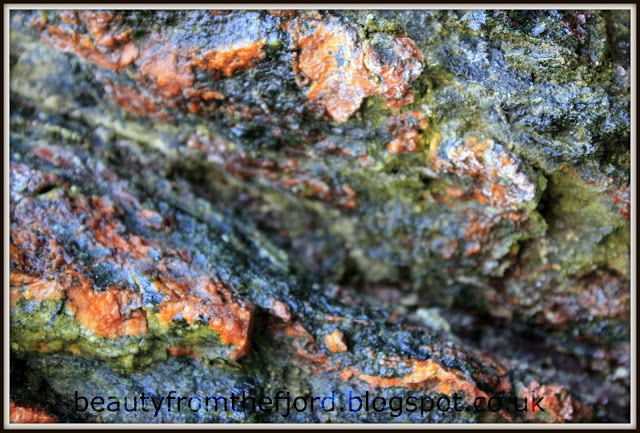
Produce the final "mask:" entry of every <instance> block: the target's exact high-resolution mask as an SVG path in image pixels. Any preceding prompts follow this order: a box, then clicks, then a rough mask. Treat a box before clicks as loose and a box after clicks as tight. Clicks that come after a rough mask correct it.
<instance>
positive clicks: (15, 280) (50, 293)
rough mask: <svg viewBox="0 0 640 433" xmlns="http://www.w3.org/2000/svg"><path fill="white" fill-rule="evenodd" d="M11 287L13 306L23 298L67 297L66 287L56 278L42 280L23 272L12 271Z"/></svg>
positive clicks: (37, 299)
mask: <svg viewBox="0 0 640 433" xmlns="http://www.w3.org/2000/svg"><path fill="white" fill-rule="evenodd" d="M12 247H13V245H12ZM9 287H10V288H9V290H10V306H11V307H14V306H15V305H16V304H17V303H18V301H19V300H20V299H21V298H22V299H25V300H27V301H37V302H43V301H45V300H60V299H64V297H65V294H64V289H63V288H62V286H61V285H60V283H58V282H57V281H56V280H42V279H40V278H37V277H34V276H30V275H26V274H22V273H14V272H11V275H10V277H9Z"/></svg>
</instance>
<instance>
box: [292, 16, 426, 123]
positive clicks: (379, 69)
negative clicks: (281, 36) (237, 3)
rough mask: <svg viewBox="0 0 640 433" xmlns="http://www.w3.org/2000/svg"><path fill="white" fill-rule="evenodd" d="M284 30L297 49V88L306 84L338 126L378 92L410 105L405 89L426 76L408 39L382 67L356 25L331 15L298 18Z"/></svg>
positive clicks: (397, 43) (398, 44)
mask: <svg viewBox="0 0 640 433" xmlns="http://www.w3.org/2000/svg"><path fill="white" fill-rule="evenodd" d="M283 27H284V29H285V30H286V31H288V32H289V33H290V35H291V42H292V47H293V48H294V49H295V50H296V53H295V54H294V60H293V72H294V74H295V76H296V81H297V83H298V85H299V86H307V85H308V86H309V90H308V91H307V98H309V99H310V100H311V101H313V102H315V103H317V104H319V105H320V106H322V107H324V109H325V110H326V111H327V113H328V114H329V116H331V118H332V119H333V120H335V121H337V122H344V121H346V120H347V119H349V117H351V115H352V114H353V113H355V112H356V110H358V108H360V105H361V104H362V101H363V100H364V98H366V97H369V96H372V95H374V94H376V93H378V94H381V95H383V96H384V97H385V98H387V100H388V101H395V103H396V104H400V105H401V104H403V103H405V102H407V101H408V100H407V101H404V99H405V98H406V92H407V89H408V88H409V86H410V85H411V83H412V82H413V81H414V80H415V79H416V78H417V77H418V76H419V75H420V73H421V72H422V63H421V62H422V55H421V54H420V52H419V50H418V49H417V48H416V47H415V45H414V44H413V43H412V42H411V41H409V39H408V38H403V37H401V38H397V39H395V40H394V49H395V50H396V51H397V52H396V54H397V55H398V57H397V59H398V61H397V62H394V63H392V64H383V63H381V57H380V56H378V55H377V54H376V53H375V52H374V50H373V49H372V47H371V46H370V45H367V44H365V49H363V48H362V42H361V41H360V40H359V38H358V34H357V32H356V30H355V29H354V28H353V27H351V26H350V25H349V24H345V23H341V22H339V21H338V20H336V19H335V18H333V17H330V18H329V19H328V20H324V21H323V20H318V19H315V20H314V19H298V18H294V19H291V20H288V21H285V22H284V23H283ZM412 50H413V51H412ZM410 52H413V54H410ZM406 56H408V57H406ZM405 57H406V58H405ZM409 64H410V65H411V67H408V66H407V65H409ZM416 73H417V75H416ZM377 80H378V81H380V83H378V81H377ZM409 99H410V98H409ZM401 101H402V102H401Z"/></svg>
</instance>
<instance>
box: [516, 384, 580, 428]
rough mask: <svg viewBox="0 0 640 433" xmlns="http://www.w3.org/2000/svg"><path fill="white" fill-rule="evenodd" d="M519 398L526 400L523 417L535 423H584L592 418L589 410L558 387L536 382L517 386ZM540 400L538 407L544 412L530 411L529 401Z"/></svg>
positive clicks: (538, 410)
mask: <svg viewBox="0 0 640 433" xmlns="http://www.w3.org/2000/svg"><path fill="white" fill-rule="evenodd" d="M519 385H520V386H519V388H520V396H519V397H520V398H527V403H528V404H529V409H530V410H528V411H526V412H523V413H524V414H525V416H526V417H527V418H528V419H529V420H531V421H536V422H552V423H566V422H581V421H582V422H584V421H589V420H590V419H591V417H592V413H591V409H590V408H589V407H588V406H587V405H585V404H582V403H579V402H576V401H574V400H573V398H572V397H571V395H569V393H568V392H567V390H566V389H564V388H563V387H562V386H560V385H555V384H551V385H540V384H539V383H538V382H537V381H535V380H534V381H532V382H531V383H529V384H528V385H524V384H522V383H520V384H519ZM540 398H542V401H540V406H542V407H543V408H544V412H543V411H541V410H540V409H539V408H537V407H536V409H537V410H535V411H534V410H531V407H532V406H531V400H532V399H533V400H535V401H536V402H537V401H538V399H540Z"/></svg>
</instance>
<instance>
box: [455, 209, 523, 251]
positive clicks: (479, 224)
mask: <svg viewBox="0 0 640 433" xmlns="http://www.w3.org/2000/svg"><path fill="white" fill-rule="evenodd" d="M467 213H468V214H469V220H468V223H467V224H466V225H465V226H464V236H465V238H466V240H467V243H466V246H465V253H466V255H467V257H471V256H473V255H475V254H478V253H480V252H482V246H483V245H487V242H488V241H489V237H490V235H491V230H493V228H494V227H495V226H496V225H497V224H499V223H500V222H501V221H504V220H510V221H513V222H514V223H515V224H519V223H520V222H521V221H522V220H523V219H524V218H525V214H524V213H523V212H522V211H508V212H503V213H500V214H496V215H494V214H489V213H485V212H481V211H468V212H467Z"/></svg>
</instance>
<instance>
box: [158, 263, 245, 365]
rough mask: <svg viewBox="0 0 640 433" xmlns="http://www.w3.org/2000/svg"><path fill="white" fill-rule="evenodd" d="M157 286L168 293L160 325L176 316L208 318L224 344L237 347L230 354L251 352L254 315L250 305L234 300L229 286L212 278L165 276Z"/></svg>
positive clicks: (160, 309)
mask: <svg viewBox="0 0 640 433" xmlns="http://www.w3.org/2000/svg"><path fill="white" fill-rule="evenodd" d="M155 285H156V287H157V288H158V290H159V291H160V292H161V293H164V295H165V300H164V301H163V302H162V303H161V304H160V306H159V307H158V312H157V313H156V317H157V319H158V322H159V323H160V324H161V325H164V326H168V325H169V324H170V323H171V322H172V321H173V320H174V319H176V318H182V319H184V320H185V321H186V322H187V323H189V324H193V323H196V322H198V321H205V322H207V323H208V325H209V328H211V329H212V330H214V331H216V332H217V333H218V334H220V339H221V341H222V343H223V344H227V345H228V344H233V345H234V346H235V349H234V350H233V351H232V352H231V354H230V356H231V357H232V358H233V359H237V358H240V357H242V356H244V355H246V354H247V353H248V352H249V350H250V347H251V339H250V337H251V330H252V327H253V318H254V314H253V312H254V308H253V306H252V305H251V304H248V303H246V302H244V301H242V300H236V299H234V296H233V295H232V293H231V292H230V291H229V290H228V289H226V288H225V287H224V286H223V285H222V284H221V283H219V282H217V281H214V280H212V279H210V278H204V277H203V278H199V279H196V280H190V279H183V280H182V281H172V278H170V277H169V276H163V277H161V279H160V280H159V281H158V282H156V283H155Z"/></svg>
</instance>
